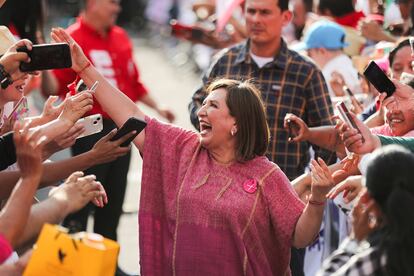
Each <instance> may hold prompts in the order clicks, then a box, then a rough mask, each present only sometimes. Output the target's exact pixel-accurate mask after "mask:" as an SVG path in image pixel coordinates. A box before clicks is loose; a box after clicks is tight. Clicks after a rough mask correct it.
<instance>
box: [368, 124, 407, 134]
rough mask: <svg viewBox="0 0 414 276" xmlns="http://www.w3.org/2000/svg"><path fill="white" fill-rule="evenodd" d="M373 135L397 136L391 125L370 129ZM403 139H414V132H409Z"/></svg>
mask: <svg viewBox="0 0 414 276" xmlns="http://www.w3.org/2000/svg"><path fill="white" fill-rule="evenodd" d="M370 130H371V133H372V134H376V135H384V136H396V135H395V134H394V133H393V132H392V129H391V128H390V126H389V125H387V124H385V125H382V126H379V127H373V128H371V129H370ZM402 137H414V130H411V131H409V132H407V133H406V134H404V135H402Z"/></svg>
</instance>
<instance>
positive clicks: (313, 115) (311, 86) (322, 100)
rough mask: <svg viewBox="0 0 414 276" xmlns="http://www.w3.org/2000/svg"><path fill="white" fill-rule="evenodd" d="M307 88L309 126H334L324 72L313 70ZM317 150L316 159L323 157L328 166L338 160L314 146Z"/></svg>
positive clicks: (330, 153)
mask: <svg viewBox="0 0 414 276" xmlns="http://www.w3.org/2000/svg"><path fill="white" fill-rule="evenodd" d="M305 86H306V91H305V93H306V95H308V97H307V101H308V102H307V103H308V105H307V107H308V108H307V119H308V120H307V124H308V126H310V127H315V126H326V125H334V122H333V120H332V117H333V115H334V114H333V110H332V102H331V100H330V96H329V93H328V87H327V86H326V83H325V79H324V77H323V75H322V72H320V71H319V70H316V69H315V70H313V71H312V72H311V75H310V77H309V81H308V83H306V84H305ZM312 147H313V149H314V150H315V157H321V158H322V159H324V160H325V161H326V163H327V164H332V163H334V162H335V160H336V155H335V153H334V152H332V151H328V150H325V149H323V148H320V147H317V146H315V145H312Z"/></svg>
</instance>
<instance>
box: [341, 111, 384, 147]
mask: <svg viewBox="0 0 414 276" xmlns="http://www.w3.org/2000/svg"><path fill="white" fill-rule="evenodd" d="M349 114H350V116H351V117H352V119H353V120H354V122H355V124H356V126H357V127H358V129H359V130H360V131H361V133H359V132H358V130H356V129H353V128H351V127H350V126H348V125H347V124H346V123H344V122H341V121H340V122H338V124H337V126H336V128H337V129H338V131H339V134H340V137H341V139H342V141H343V143H344V145H345V147H346V148H347V149H348V150H349V151H351V152H354V153H358V154H365V153H369V152H372V151H373V150H374V149H376V148H377V147H379V146H381V144H380V142H379V139H378V137H376V136H375V135H373V134H372V133H371V131H370V130H369V128H368V127H367V126H366V125H365V124H364V123H363V122H361V121H360V120H358V118H357V117H356V116H355V115H354V114H353V113H349ZM362 137H364V142H363V139H362Z"/></svg>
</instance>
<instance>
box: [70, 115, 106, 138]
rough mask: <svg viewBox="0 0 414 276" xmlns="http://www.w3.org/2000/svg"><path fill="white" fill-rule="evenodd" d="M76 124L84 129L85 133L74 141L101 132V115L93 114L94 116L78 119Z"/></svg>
mask: <svg viewBox="0 0 414 276" xmlns="http://www.w3.org/2000/svg"><path fill="white" fill-rule="evenodd" d="M76 124H81V125H83V127H84V128H85V132H83V133H82V134H81V135H79V136H78V137H77V138H76V139H79V138H82V137H85V136H89V135H92V134H95V133H98V132H101V131H102V129H103V122H102V115H101V114H94V115H91V116H88V117H85V118H82V119H79V120H78V121H77V122H76Z"/></svg>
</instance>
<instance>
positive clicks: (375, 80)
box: [364, 61, 396, 97]
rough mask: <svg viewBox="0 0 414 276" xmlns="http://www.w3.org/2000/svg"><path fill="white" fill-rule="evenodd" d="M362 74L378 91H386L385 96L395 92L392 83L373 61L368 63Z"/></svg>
mask: <svg viewBox="0 0 414 276" xmlns="http://www.w3.org/2000/svg"><path fill="white" fill-rule="evenodd" d="M364 76H365V77H366V78H367V80H368V81H369V82H370V83H371V84H372V85H373V86H374V87H375V88H376V89H377V90H378V91H379V92H380V93H382V92H385V93H387V97H389V96H391V95H392V94H393V93H394V92H395V89H396V87H395V85H394V83H393V82H392V81H391V80H390V79H389V78H388V76H387V75H386V74H385V73H384V72H383V71H382V70H381V68H380V67H379V66H378V65H377V64H376V63H375V61H371V62H370V63H369V64H368V66H367V68H366V69H365V71H364Z"/></svg>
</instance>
